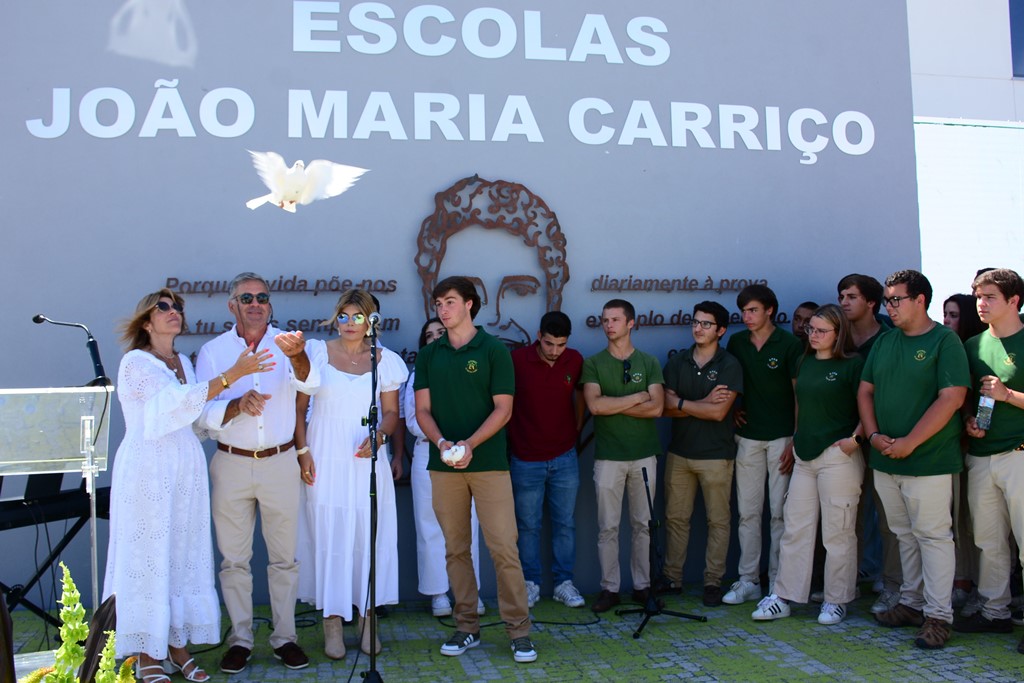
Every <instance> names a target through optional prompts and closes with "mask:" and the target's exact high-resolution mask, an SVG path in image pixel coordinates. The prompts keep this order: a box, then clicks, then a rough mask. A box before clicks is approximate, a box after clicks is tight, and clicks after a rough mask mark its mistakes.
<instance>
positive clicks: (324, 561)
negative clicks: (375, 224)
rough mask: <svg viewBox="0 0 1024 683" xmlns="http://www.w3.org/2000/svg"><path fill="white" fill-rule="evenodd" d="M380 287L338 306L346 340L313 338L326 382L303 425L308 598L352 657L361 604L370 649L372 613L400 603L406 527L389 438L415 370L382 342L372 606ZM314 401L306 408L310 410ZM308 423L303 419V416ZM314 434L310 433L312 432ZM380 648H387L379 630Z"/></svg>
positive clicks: (311, 347)
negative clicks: (350, 638) (375, 317)
mask: <svg viewBox="0 0 1024 683" xmlns="http://www.w3.org/2000/svg"><path fill="white" fill-rule="evenodd" d="M374 311H375V307H374V304H373V299H372V298H371V297H370V295H369V294H368V293H367V292H365V291H363V290H358V289H350V290H347V291H345V292H343V293H342V295H341V298H339V299H338V303H337V305H336V306H335V309H334V317H333V321H334V326H335V329H336V330H337V332H338V338H337V339H332V340H330V341H327V342H324V341H320V340H313V341H310V342H309V344H308V346H307V348H306V351H307V353H308V354H309V358H310V363H311V364H312V365H314V366H316V367H317V368H319V370H320V377H321V384H320V386H319V388H317V389H316V390H315V391H314V392H313V395H314V396H315V398H314V399H313V408H312V411H311V413H310V417H309V425H308V427H306V429H305V430H303V429H302V428H301V427H300V428H299V429H297V430H296V445H297V446H298V447H299V450H300V451H302V449H303V448H307V447H308V448H309V452H310V455H311V456H312V458H313V467H312V468H311V470H310V472H309V474H308V475H307V474H306V473H303V480H304V481H305V482H306V484H307V486H306V491H305V493H306V504H305V511H304V512H305V519H304V520H303V523H301V524H300V525H299V544H298V547H299V548H300V549H301V550H302V552H303V553H304V555H305V557H300V564H299V599H300V600H303V601H305V602H309V603H311V604H314V605H316V607H317V609H319V610H322V611H323V615H324V652H325V654H326V655H327V656H328V657H330V658H332V659H340V658H342V657H344V656H345V643H344V640H343V634H342V624H343V621H342V620H343V619H344V620H351V619H352V616H353V606H354V607H355V611H356V613H357V614H358V615H359V617H360V619H359V629H360V632H361V634H362V637H361V647H362V650H363V652H366V653H367V654H369V651H370V647H371V643H370V628H369V623H368V621H364V620H363V617H364V616H366V615H367V614H373V613H374V608H375V607H376V606H377V605H393V604H396V603H397V602H398V525H397V521H396V516H397V513H396V510H395V485H394V482H393V481H392V478H391V467H390V466H389V465H388V459H387V448H386V447H385V446H384V443H386V440H387V437H390V436H391V434H393V433H394V431H395V429H396V428H397V425H398V390H399V389H400V388H401V386H402V383H403V382H405V379H406V377H407V376H408V374H409V371H408V370H407V369H406V366H405V363H404V362H403V361H402V359H401V357H400V356H398V354H396V353H393V352H392V351H389V350H387V349H381V348H379V347H378V349H377V369H378V382H377V397H376V404H377V411H378V416H379V420H378V426H377V437H378V443H379V444H380V447H379V449H378V451H377V453H378V456H379V460H378V462H377V465H376V471H377V511H378V517H377V520H378V522H377V553H376V558H377V564H376V573H377V574H376V576H377V580H376V603H377V604H376V605H370V604H369V588H370V587H369V571H370V494H369V487H370V455H371V446H370V436H369V428H368V427H367V426H366V425H365V424H363V419H364V418H365V417H366V416H367V413H368V412H369V408H370V400H371V373H370V367H371V364H370V340H369V338H368V335H369V332H370V315H371V314H372V313H373V312H374ZM304 403H305V401H301V399H300V405H299V406H298V411H299V415H300V416H301V417H303V418H304V417H305V414H306V408H305V405H302V404H304ZM298 422H302V419H300V420H298ZM303 432H304V433H303ZM373 647H374V649H375V650H376V651H377V652H379V651H380V649H381V645H380V640H379V638H378V639H377V641H376V642H375V643H373Z"/></svg>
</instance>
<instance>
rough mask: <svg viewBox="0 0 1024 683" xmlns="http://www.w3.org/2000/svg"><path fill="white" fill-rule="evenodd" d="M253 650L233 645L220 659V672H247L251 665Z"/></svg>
mask: <svg viewBox="0 0 1024 683" xmlns="http://www.w3.org/2000/svg"><path fill="white" fill-rule="evenodd" d="M251 656H252V650H250V649H249V648H247V647H242V646H241V645H232V646H231V647H229V648H228V651H227V652H225V653H224V656H223V657H221V659H220V670H221V671H223V672H224V673H226V674H237V673H241V672H243V671H245V667H246V666H248V665H249V657H251Z"/></svg>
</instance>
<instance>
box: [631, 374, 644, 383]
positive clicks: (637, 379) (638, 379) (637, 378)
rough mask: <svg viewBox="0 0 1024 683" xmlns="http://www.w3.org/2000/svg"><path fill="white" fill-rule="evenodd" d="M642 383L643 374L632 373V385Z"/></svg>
mask: <svg viewBox="0 0 1024 683" xmlns="http://www.w3.org/2000/svg"><path fill="white" fill-rule="evenodd" d="M643 381H644V373H642V372H634V373H633V384H640V383H641V382H643Z"/></svg>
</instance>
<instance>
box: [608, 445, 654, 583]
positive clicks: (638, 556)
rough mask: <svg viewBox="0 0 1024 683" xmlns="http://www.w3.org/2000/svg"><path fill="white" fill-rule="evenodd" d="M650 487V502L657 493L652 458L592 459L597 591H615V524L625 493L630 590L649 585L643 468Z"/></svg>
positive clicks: (620, 515) (617, 573)
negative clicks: (598, 570) (629, 538)
mask: <svg viewBox="0 0 1024 683" xmlns="http://www.w3.org/2000/svg"><path fill="white" fill-rule="evenodd" d="M645 467H646V468H647V477H648V480H649V481H650V486H651V499H652V500H653V499H654V494H655V492H656V491H657V490H658V489H657V484H658V459H657V458H655V457H654V456H653V455H652V456H650V457H647V458H641V459H640V460H628V461H619V460H595V461H594V489H595V491H596V493H597V559H598V561H599V562H600V563H601V588H602V589H604V590H607V591H611V592H613V593H618V592H619V582H620V581H621V579H622V577H621V576H620V572H619V522H620V520H621V519H622V494H623V492H626V493H628V494H629V525H630V530H631V532H632V538H633V542H632V549H631V551H630V564H629V566H630V572H631V574H632V577H633V589H634V590H640V589H642V588H648V587H649V586H650V585H651V562H650V556H649V554H648V553H649V552H650V538H651V537H650V531H649V530H648V528H647V524H648V522H650V521H651V513H650V509H649V508H648V507H647V493H646V491H645V489H644V478H643V472H642V470H643V468H645Z"/></svg>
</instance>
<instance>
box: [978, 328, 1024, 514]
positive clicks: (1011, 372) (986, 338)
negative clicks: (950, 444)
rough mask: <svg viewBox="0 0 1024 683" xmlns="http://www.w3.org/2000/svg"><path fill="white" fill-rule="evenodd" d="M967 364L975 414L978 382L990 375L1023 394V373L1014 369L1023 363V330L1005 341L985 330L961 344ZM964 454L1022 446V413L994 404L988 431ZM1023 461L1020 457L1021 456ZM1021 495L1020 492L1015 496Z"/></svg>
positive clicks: (1023, 416) (1003, 403) (982, 454)
mask: <svg viewBox="0 0 1024 683" xmlns="http://www.w3.org/2000/svg"><path fill="white" fill-rule="evenodd" d="M964 350H965V351H966V352H967V362H968V364H969V365H970V367H971V380H972V381H973V382H974V384H973V386H974V389H975V396H974V401H973V404H972V408H973V409H974V412H975V413H977V409H978V396H980V394H978V393H977V390H978V389H979V388H980V386H981V378H982V377H984V376H985V375H993V376H995V377H998V378H999V380H1000V381H1001V382H1002V383H1003V384H1005V385H1006V386H1007V387H1008V388H1010V389H1013V390H1014V391H1017V392H1024V372H1020V371H1019V368H1018V367H1017V359H1018V358H1020V359H1021V361H1022V362H1024V329H1022V330H1020V331H1018V332H1016V333H1014V334H1011V335H1010V336H1009V337H1003V338H1002V339H1000V338H999V337H995V336H993V335H992V332H991V331H990V330H986V331H984V332H982V333H981V334H979V335H978V336H976V337H971V338H970V339H968V340H967V343H966V344H964ZM970 441H971V445H970V447H969V448H968V449H967V452H968V453H970V454H971V455H981V456H984V455H995V454H996V453H1005V452H1007V451H1012V450H1013V449H1015V448H1016V447H1017V446H1020V445H1021V444H1022V443H1024V410H1021V409H1020V408H1018V407H1016V406H1011V405H1010V404H1009V403H1006V402H1005V401H996V405H995V408H993V409H992V427H991V428H990V429H989V430H988V431H987V432H985V437H984V438H981V439H971V440H970ZM1021 457H1024V453H1021ZM1019 495H1024V492H1019Z"/></svg>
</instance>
